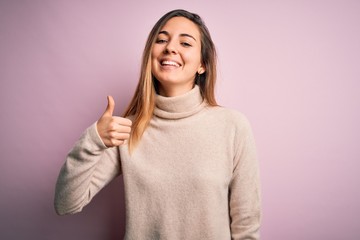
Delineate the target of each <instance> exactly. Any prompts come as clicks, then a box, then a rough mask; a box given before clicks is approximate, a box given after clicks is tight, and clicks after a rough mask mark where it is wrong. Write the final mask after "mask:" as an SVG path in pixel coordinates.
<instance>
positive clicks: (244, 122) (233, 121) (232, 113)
mask: <svg viewBox="0 0 360 240" xmlns="http://www.w3.org/2000/svg"><path fill="white" fill-rule="evenodd" d="M206 111H207V114H208V115H209V117H212V118H216V119H219V120H221V121H222V122H224V123H225V124H227V125H229V126H230V125H231V126H234V127H236V128H244V127H245V128H249V127H250V123H249V120H248V118H247V117H246V116H245V114H243V113H242V112H240V111H238V110H235V109H230V108H226V107H221V106H215V107H211V106H208V107H206Z"/></svg>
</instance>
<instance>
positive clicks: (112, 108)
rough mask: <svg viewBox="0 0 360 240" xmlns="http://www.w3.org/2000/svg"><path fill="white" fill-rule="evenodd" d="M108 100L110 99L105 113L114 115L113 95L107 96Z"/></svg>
mask: <svg viewBox="0 0 360 240" xmlns="http://www.w3.org/2000/svg"><path fill="white" fill-rule="evenodd" d="M107 100H108V105H107V107H106V110H105V112H104V115H108V116H112V115H113V113H114V108H115V101H114V98H113V97H112V96H107Z"/></svg>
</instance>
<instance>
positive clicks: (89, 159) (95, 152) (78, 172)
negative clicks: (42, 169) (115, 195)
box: [54, 124, 120, 215]
mask: <svg viewBox="0 0 360 240" xmlns="http://www.w3.org/2000/svg"><path fill="white" fill-rule="evenodd" d="M119 174H120V157H119V148H117V147H113V148H107V147H106V146H105V145H104V143H103V142H102V140H101V138H100V136H99V135H98V133H97V129H96V124H93V125H92V126H91V127H89V128H88V129H87V130H86V131H85V132H84V133H83V135H82V136H81V138H80V139H79V140H78V141H77V142H76V144H75V146H74V147H73V149H72V150H71V151H70V152H69V154H68V156H67V158H66V162H65V163H64V165H63V167H62V168H61V170H60V174H59V177H58V179H57V183H56V190H55V201H54V205H55V210H56V212H57V213H58V214H60V215H64V214H70V213H71V214H72V213H76V212H80V211H81V210H82V208H83V207H84V206H85V205H87V204H88V203H89V202H90V201H91V199H92V198H93V197H94V196H95V195H96V194H97V193H98V192H99V191H100V190H101V189H102V188H103V187H104V186H105V185H106V184H108V183H109V182H110V181H111V180H112V179H113V178H114V177H116V176H117V175H119Z"/></svg>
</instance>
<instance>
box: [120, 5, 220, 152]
mask: <svg viewBox="0 0 360 240" xmlns="http://www.w3.org/2000/svg"><path fill="white" fill-rule="evenodd" d="M173 17H185V18H187V19H189V20H191V21H192V22H194V23H195V24H196V25H197V26H198V28H199V31H200V35H201V61H202V63H203V65H204V66H205V72H204V73H203V74H200V75H199V74H198V75H197V76H196V78H195V79H194V82H195V84H197V85H198V86H199V88H200V92H201V95H202V97H203V98H204V100H205V101H206V102H207V104H208V105H210V106H217V103H216V100H215V82H216V50H215V45H214V43H213V41H212V39H211V36H210V32H209V30H208V29H207V27H206V25H205V23H204V22H203V20H202V19H201V18H200V16H199V15H197V14H195V13H190V12H188V11H186V10H182V9H178V10H173V11H170V12H168V13H166V14H165V15H164V16H162V17H161V18H160V19H159V20H158V21H157V23H156V24H155V25H154V27H153V28H152V30H151V32H150V34H149V36H148V39H147V41H146V44H145V48H144V52H143V56H142V63H141V72H140V77H139V82H138V85H137V87H136V90H135V93H134V96H133V98H132V100H131V102H130V104H129V106H128V107H127V109H126V110H125V113H124V117H128V116H133V125H132V132H131V135H130V139H129V151H130V153H131V152H132V151H133V150H134V148H135V147H136V146H137V144H138V143H139V141H140V139H141V137H142V135H143V133H144V131H145V129H146V128H147V126H148V125H149V122H150V119H151V117H152V115H153V112H154V108H155V94H156V88H157V84H158V81H157V80H156V79H155V77H154V76H153V75H152V71H151V50H152V47H153V45H154V43H155V41H156V38H157V36H158V34H159V32H160V31H161V29H162V28H163V26H164V25H165V24H166V22H167V21H168V20H169V19H171V18H173Z"/></svg>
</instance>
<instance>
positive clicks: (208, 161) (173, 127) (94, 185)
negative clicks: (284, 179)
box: [55, 86, 260, 240]
mask: <svg viewBox="0 0 360 240" xmlns="http://www.w3.org/2000/svg"><path fill="white" fill-rule="evenodd" d="M119 174H122V175H123V178H124V189H125V204H126V234H125V237H124V239H126V240H130V239H131V240H151V239H154V240H155V239H167V240H177V239H184V240H191V239H194V240H199V239H206V240H211V239H213V240H230V239H241V240H244V239H259V227H260V187H259V173H258V162H257V159H256V151H255V144H254V139H253V136H252V133H251V129H250V126H249V123H248V121H247V120H246V118H245V117H244V116H243V115H242V114H240V113H238V112H236V111H232V110H229V109H225V108H223V107H209V106H207V105H206V104H205V102H203V99H202V98H201V95H200V91H199V88H198V87H197V86H195V88H194V89H192V90H191V91H190V92H188V93H186V94H184V95H182V96H178V97H171V98H167V97H162V96H157V97H156V109H155V111H154V116H153V118H152V119H151V121H150V125H149V127H148V128H147V130H146V131H145V133H144V135H143V137H142V139H141V141H140V143H139V145H138V147H137V148H136V149H135V151H134V152H133V153H132V154H131V155H130V154H129V152H128V148H127V145H122V146H120V147H119V148H106V146H105V145H104V144H103V142H102V141H101V138H100V137H99V135H98V133H97V130H96V124H94V125H92V126H91V127H89V128H88V129H87V130H86V131H85V132H84V134H83V135H82V136H81V138H80V139H79V140H78V142H77V143H76V144H75V146H74V148H73V149H72V150H71V151H70V153H69V154H68V156H67V159H66V162H65V164H64V166H63V167H62V169H61V171H60V175H59V177H58V182H57V185H56V193H55V208H56V211H57V213H58V214H68V213H76V212H79V211H81V210H82V208H83V207H84V206H85V205H87V204H88V203H89V202H90V201H91V199H92V198H93V197H94V196H95V195H96V194H97V193H98V192H99V191H100V190H101V189H102V188H103V187H104V186H105V185H106V184H108V183H109V182H110V181H111V180H112V179H113V178H115V177H116V176H118V175H119Z"/></svg>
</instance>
